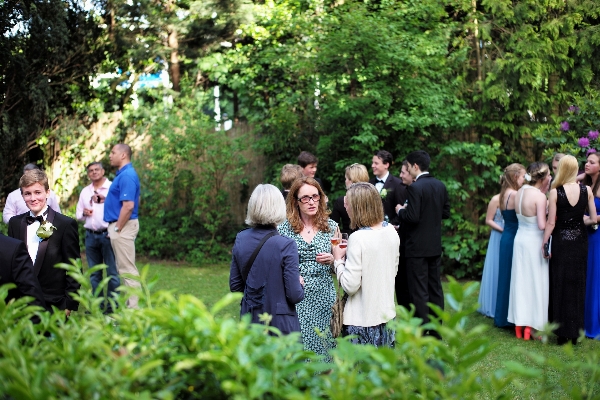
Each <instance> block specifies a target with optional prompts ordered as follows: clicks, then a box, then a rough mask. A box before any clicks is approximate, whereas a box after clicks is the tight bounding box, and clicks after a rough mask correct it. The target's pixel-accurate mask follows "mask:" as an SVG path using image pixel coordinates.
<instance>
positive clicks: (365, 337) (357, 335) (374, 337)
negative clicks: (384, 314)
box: [343, 323, 396, 347]
mask: <svg viewBox="0 0 600 400" xmlns="http://www.w3.org/2000/svg"><path fill="white" fill-rule="evenodd" d="M343 335H344V336H349V335H353V336H354V337H353V338H352V339H350V343H352V344H372V345H373V346H375V347H380V346H387V347H394V342H395V341H396V332H395V331H394V330H392V329H389V328H388V327H387V323H383V324H379V325H375V326H366V327H365V326H354V325H344V329H343Z"/></svg>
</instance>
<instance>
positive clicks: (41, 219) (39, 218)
mask: <svg viewBox="0 0 600 400" xmlns="http://www.w3.org/2000/svg"><path fill="white" fill-rule="evenodd" d="M44 215H48V209H46V211H45V212H44V213H43V214H42V215H38V216H37V217H32V216H31V214H29V215H28V216H26V217H25V220H26V221H27V225H31V224H33V223H34V222H35V221H38V222H39V223H40V224H43V223H44Z"/></svg>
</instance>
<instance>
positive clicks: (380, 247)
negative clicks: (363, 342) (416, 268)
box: [335, 225, 400, 327]
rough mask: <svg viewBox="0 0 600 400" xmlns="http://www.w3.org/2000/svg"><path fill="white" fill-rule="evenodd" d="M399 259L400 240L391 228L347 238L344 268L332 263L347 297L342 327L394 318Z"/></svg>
mask: <svg viewBox="0 0 600 400" xmlns="http://www.w3.org/2000/svg"><path fill="white" fill-rule="evenodd" d="M399 257H400V238H399V237H398V233H396V230H395V229H394V227H393V226H392V225H388V226H386V227H384V228H380V229H362V230H358V231H356V232H354V233H353V234H352V235H350V238H349V239H348V250H347V252H346V262H345V264H344V263H340V262H336V263H335V265H336V274H337V278H338V281H339V282H340V284H341V285H342V288H344V291H345V292H346V293H348V295H349V297H348V301H347V302H346V307H345V308H344V325H353V326H361V327H370V326H376V325H380V324H383V323H386V322H388V321H389V320H391V319H393V318H394V317H395V316H396V300H395V298H394V289H395V281H396V273H397V272H398V259H399Z"/></svg>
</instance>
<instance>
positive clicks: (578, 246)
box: [542, 155, 596, 344]
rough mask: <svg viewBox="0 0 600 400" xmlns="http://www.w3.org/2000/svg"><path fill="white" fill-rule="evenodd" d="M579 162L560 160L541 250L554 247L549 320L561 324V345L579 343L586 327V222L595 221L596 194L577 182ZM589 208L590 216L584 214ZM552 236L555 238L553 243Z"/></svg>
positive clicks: (551, 250)
mask: <svg viewBox="0 0 600 400" xmlns="http://www.w3.org/2000/svg"><path fill="white" fill-rule="evenodd" d="M578 168H579V164H578V162H577V159H576V158H575V157H573V156H570V155H566V156H564V157H563V158H561V160H560V161H559V163H558V173H557V174H556V179H555V181H554V182H553V183H552V190H551V191H550V196H549V199H548V222H547V224H546V230H545V232H544V241H543V246H542V251H544V250H545V247H546V246H548V247H550V245H551V248H550V250H549V254H547V255H546V254H545V255H544V256H545V257H546V258H550V306H549V315H548V317H549V320H550V321H551V322H555V323H558V325H559V327H558V328H557V329H556V330H555V331H554V333H555V334H556V335H557V336H558V344H565V343H567V342H568V341H571V342H572V343H573V344H576V343H577V338H578V337H579V331H580V330H582V329H584V325H585V323H584V319H585V283H586V273H587V261H588V235H587V230H586V228H585V225H594V224H595V223H596V205H595V202H594V194H593V193H592V189H591V188H590V187H589V186H586V185H582V184H580V183H578V182H577V171H578ZM586 209H587V210H588V211H589V215H585V213H586ZM550 235H552V241H551V244H550Z"/></svg>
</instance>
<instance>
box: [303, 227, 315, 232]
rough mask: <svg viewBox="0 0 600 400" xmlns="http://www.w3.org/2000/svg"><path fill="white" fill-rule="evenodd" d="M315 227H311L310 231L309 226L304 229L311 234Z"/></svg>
mask: <svg viewBox="0 0 600 400" xmlns="http://www.w3.org/2000/svg"><path fill="white" fill-rule="evenodd" d="M313 228H314V227H312V226H311V227H310V229H309V228H308V226H306V225H305V226H304V229H306V233H311V232H312V230H313Z"/></svg>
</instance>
